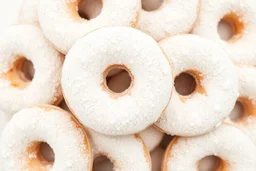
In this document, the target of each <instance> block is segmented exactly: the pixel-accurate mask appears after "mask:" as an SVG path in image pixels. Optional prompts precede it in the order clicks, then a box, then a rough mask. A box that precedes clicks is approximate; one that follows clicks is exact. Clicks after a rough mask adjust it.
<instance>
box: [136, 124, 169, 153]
mask: <svg viewBox="0 0 256 171" xmlns="http://www.w3.org/2000/svg"><path fill="white" fill-rule="evenodd" d="M139 135H140V137H141V138H142V140H143V141H144V143H145V144H146V146H147V148H148V150H149V151H153V150H154V149H155V148H156V147H157V146H158V145H159V144H160V142H161V141H162V139H163V137H164V133H162V132H160V131H158V130H157V129H156V128H154V127H153V126H151V127H149V128H147V129H145V130H144V131H142V132H140V133H139Z"/></svg>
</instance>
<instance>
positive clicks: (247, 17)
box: [192, 0, 256, 66]
mask: <svg viewBox="0 0 256 171" xmlns="http://www.w3.org/2000/svg"><path fill="white" fill-rule="evenodd" d="M255 21H256V5H255V1H254V0H225V1H223V0H202V2H201V8H200V15H199V17H198V21H197V22H196V24H195V27H194V29H193V31H192V33H193V34H197V35H200V36H201V37H204V38H207V39H210V40H212V41H214V42H215V43H217V44H218V45H219V46H221V47H222V48H224V49H225V50H226V51H227V53H228V55H229V57H230V58H231V59H232V61H233V62H234V63H235V64H237V65H253V66H255V65H256V49H255V44H256V29H255V28H256V22H255ZM221 22H225V23H226V24H228V25H229V26H230V27H231V28H232V32H233V34H232V36H231V37H230V38H229V39H228V40H222V39H221V37H220V35H219V34H218V24H219V23H220V24H221Z"/></svg>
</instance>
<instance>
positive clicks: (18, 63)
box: [2, 57, 35, 89]
mask: <svg viewBox="0 0 256 171" xmlns="http://www.w3.org/2000/svg"><path fill="white" fill-rule="evenodd" d="M34 73H35V70H34V66H33V63H32V62H31V61H30V60H27V59H26V58H25V57H18V58H17V60H15V61H14V62H13V64H12V67H11V68H10V69H9V71H8V72H6V73H5V74H3V75H2V77H3V78H4V79H6V80H8V81H9V82H10V83H11V86H13V87H15V88H19V89H24V88H26V87H27V86H28V85H29V84H30V82H31V81H32V80H33V78H34Z"/></svg>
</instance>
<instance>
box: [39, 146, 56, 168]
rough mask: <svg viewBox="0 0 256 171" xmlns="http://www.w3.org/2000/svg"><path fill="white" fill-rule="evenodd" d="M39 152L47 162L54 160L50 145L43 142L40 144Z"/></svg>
mask: <svg viewBox="0 0 256 171" xmlns="http://www.w3.org/2000/svg"><path fill="white" fill-rule="evenodd" d="M39 151H40V154H41V156H42V158H43V159H44V160H46V161H47V162H50V163H53V162H54V160H55V154H54V152H53V150H52V148H51V146H50V145H49V144H47V143H45V142H43V143H41V144H40V149H39Z"/></svg>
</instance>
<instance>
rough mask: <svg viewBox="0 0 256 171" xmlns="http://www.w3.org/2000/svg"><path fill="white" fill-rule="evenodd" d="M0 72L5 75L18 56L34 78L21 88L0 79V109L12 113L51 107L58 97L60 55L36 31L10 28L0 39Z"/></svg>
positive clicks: (59, 91) (21, 27)
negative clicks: (32, 107) (28, 65)
mask: <svg viewBox="0 0 256 171" xmlns="http://www.w3.org/2000/svg"><path fill="white" fill-rule="evenodd" d="M0 54H1V57H0V73H1V74H4V73H7V72H8V71H9V70H10V69H11V68H12V67H13V66H12V65H13V63H14V61H16V60H17V59H18V58H20V57H21V56H24V57H25V58H27V59H28V60H31V61H32V63H33V64H34V68H35V75H34V78H33V80H32V81H31V82H30V84H29V85H28V86H27V87H25V88H24V89H18V88H16V87H14V86H12V85H11V82H10V81H9V80H7V79H5V78H3V77H2V76H0V93H1V96H0V109H1V110H2V111H4V112H6V113H9V114H13V113H15V112H17V111H18V110H20V109H22V108H24V107H26V106H29V105H34V104H53V103H54V102H56V101H58V99H59V98H61V96H62V95H61V89H60V77H61V69H62V63H63V59H62V55H61V54H60V53H59V52H58V51H56V50H55V49H54V48H53V47H52V45H51V44H50V43H49V42H48V41H47V40H46V39H45V37H44V35H43V34H42V32H41V31H40V29H39V28H37V27H35V26H30V25H19V26H13V27H9V28H8V29H6V30H5V31H4V32H2V35H1V36H0Z"/></svg>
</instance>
